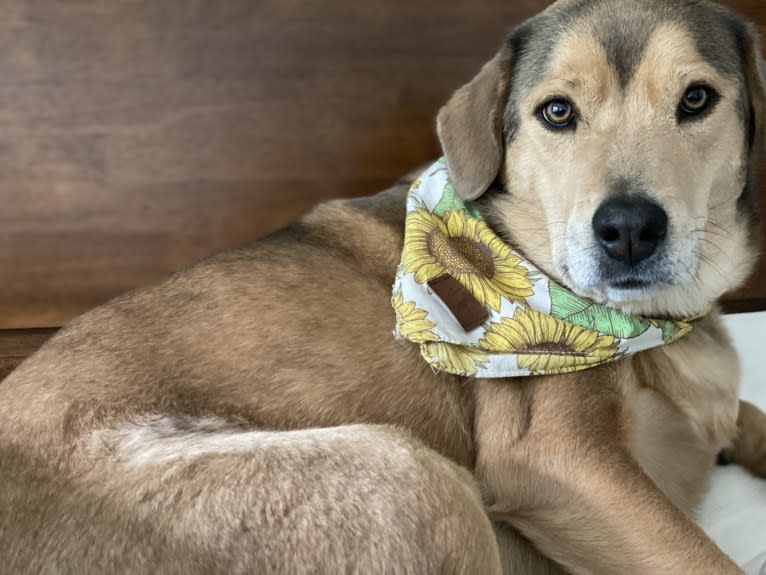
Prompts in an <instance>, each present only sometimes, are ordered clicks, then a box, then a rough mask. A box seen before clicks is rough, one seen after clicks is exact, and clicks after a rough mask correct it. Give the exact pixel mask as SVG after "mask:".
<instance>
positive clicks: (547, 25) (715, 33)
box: [510, 0, 747, 89]
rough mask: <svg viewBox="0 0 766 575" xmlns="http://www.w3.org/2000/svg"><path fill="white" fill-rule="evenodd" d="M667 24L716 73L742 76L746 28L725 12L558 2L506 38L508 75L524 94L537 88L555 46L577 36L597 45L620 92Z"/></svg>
mask: <svg viewBox="0 0 766 575" xmlns="http://www.w3.org/2000/svg"><path fill="white" fill-rule="evenodd" d="M668 24H673V25H675V26H676V27H677V28H678V29H680V30H683V31H684V32H686V33H687V34H688V35H689V37H691V38H692V40H693V41H694V43H695V46H696V49H697V52H698V53H699V54H700V56H701V57H702V58H703V59H704V60H705V61H706V62H707V63H709V64H710V65H711V66H713V67H714V68H715V69H717V70H718V71H719V72H720V73H722V74H723V75H726V76H729V77H733V78H740V77H741V76H742V69H743V62H742V54H743V53H744V46H745V45H746V42H747V39H746V38H747V28H746V24H745V23H744V21H743V20H742V19H741V17H740V16H739V15H737V14H736V13H735V12H734V11H732V10H730V9H728V8H724V7H722V6H720V5H718V4H714V3H712V2H708V1H707V0H678V1H675V2H667V1H662V0H562V1H560V2H557V3H556V4H554V5H553V6H551V7H550V8H549V9H548V10H546V11H545V12H543V13H541V14H540V15H539V16H537V17H536V18H533V19H532V20H529V21H528V22H527V23H526V24H524V25H523V26H522V27H521V28H519V29H518V30H517V32H516V33H515V34H514V35H513V36H512V37H511V40H510V42H511V45H512V49H513V50H514V52H515V53H516V54H517V55H518V57H517V58H516V60H515V66H514V70H513V76H514V82H515V85H516V86H517V87H520V88H522V89H523V88H525V87H526V88H531V87H533V86H534V85H536V84H537V83H539V82H540V81H541V80H542V79H543V78H544V77H545V75H546V73H547V71H548V69H549V65H550V62H551V57H552V55H553V54H554V53H555V52H556V47H557V45H558V44H559V43H560V42H561V41H562V40H563V39H564V38H566V37H567V35H568V34H569V33H570V32H572V31H573V30H579V31H582V32H585V33H587V34H589V35H590V36H592V37H593V39H594V40H595V41H596V42H598V43H599V44H600V45H601V47H602V48H603V50H604V53H605V54H606V57H607V61H608V63H609V65H610V66H611V68H613V69H614V70H615V72H616V74H617V77H618V78H619V81H620V84H621V85H622V86H623V87H625V86H627V85H628V84H629V83H630V81H631V79H632V78H633V76H634V74H635V72H636V70H637V69H638V67H639V65H640V63H641V62H642V60H643V58H644V56H645V54H646V50H647V47H648V46H649V44H650V42H651V40H652V37H653V36H654V34H655V33H656V32H657V31H658V30H659V29H661V28H663V27H665V28H667V25H668ZM576 56H577V55H576V54H574V55H573V57H576Z"/></svg>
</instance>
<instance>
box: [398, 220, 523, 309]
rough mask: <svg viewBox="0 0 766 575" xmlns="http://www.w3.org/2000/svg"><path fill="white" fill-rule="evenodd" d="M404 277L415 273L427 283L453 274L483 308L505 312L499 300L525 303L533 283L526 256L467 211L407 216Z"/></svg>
mask: <svg viewBox="0 0 766 575" xmlns="http://www.w3.org/2000/svg"><path fill="white" fill-rule="evenodd" d="M403 263H404V273H413V272H414V273H415V281H416V282H418V283H420V284H424V283H427V282H429V281H430V280H433V279H436V278H438V277H440V276H443V275H444V274H449V275H450V276H452V277H453V278H455V279H456V280H457V281H459V282H460V283H461V284H463V285H464V286H465V287H466V288H467V289H468V291H470V292H471V294H473V297H475V298H476V300H477V301H478V302H479V303H481V304H482V305H488V306H489V307H491V308H492V309H494V310H495V311H499V309H500V297H501V296H505V297H506V298H508V299H510V300H511V301H516V302H525V301H526V300H525V298H526V297H528V296H531V295H532V282H531V281H530V279H529V277H528V275H527V269H526V268H524V267H523V266H522V265H521V258H519V257H518V256H516V255H514V254H513V253H512V252H511V250H510V248H509V247H508V246H507V245H506V244H505V243H504V242H503V241H502V240H501V239H500V238H498V237H497V236H496V235H495V234H494V233H493V232H492V230H490V228H489V226H487V224H486V223H485V222H484V221H482V220H478V219H475V218H467V217H466V214H465V210H450V211H448V212H447V213H445V214H444V218H443V219H442V218H441V217H439V216H437V215H435V214H432V213H430V212H429V211H428V210H425V209H422V208H420V209H418V210H415V211H414V212H412V213H410V215H409V216H407V234H406V237H405V241H404V257H403Z"/></svg>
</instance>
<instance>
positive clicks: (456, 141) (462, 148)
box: [437, 46, 511, 200]
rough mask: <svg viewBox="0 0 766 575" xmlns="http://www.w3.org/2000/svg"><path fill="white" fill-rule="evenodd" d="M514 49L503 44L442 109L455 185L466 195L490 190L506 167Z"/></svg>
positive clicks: (443, 131) (441, 130)
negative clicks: (505, 134)
mask: <svg viewBox="0 0 766 575" xmlns="http://www.w3.org/2000/svg"><path fill="white" fill-rule="evenodd" d="M510 52H511V50H510V47H508V46H506V47H504V48H503V49H502V50H500V52H499V53H498V54H497V55H496V56H495V57H494V58H492V60H490V61H489V62H488V63H487V64H485V65H484V68H482V70H481V72H479V75H478V76H476V78H474V79H473V80H472V81H471V82H470V83H468V84H466V85H465V86H463V87H462V88H460V89H459V90H458V91H457V92H455V93H454V94H453V96H452V98H451V99H450V101H449V102H447V104H446V105H445V106H444V107H443V108H442V109H441V111H440V112H439V117H438V119H437V131H438V133H439V140H440V141H441V145H442V150H444V155H445V157H446V158H447V167H448V168H449V171H450V174H451V176H452V182H453V185H454V186H455V191H456V192H457V194H458V195H459V196H460V197H461V198H463V199H464V200H475V199H476V198H478V197H479V196H481V195H482V194H483V193H484V192H486V191H487V188H489V186H490V185H491V184H492V182H493V181H494V180H495V177H496V176H497V173H498V171H499V170H500V164H501V162H502V159H503V129H502V121H503V110H504V107H505V103H506V100H507V98H508V76H509V74H510V67H511V53H510Z"/></svg>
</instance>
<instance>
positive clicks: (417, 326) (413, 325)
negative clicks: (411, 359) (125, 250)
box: [392, 292, 439, 343]
mask: <svg viewBox="0 0 766 575" xmlns="http://www.w3.org/2000/svg"><path fill="white" fill-rule="evenodd" d="M392 303H393V305H394V310H396V318H397V324H398V325H399V333H400V334H401V335H402V337H404V338H406V339H408V340H410V341H414V342H415V343H423V342H426V341H439V336H438V335H436V334H435V333H433V332H432V331H431V329H433V327H434V326H435V325H436V324H434V322H432V321H430V320H428V319H426V318H427V317H428V312H427V311H425V310H422V309H419V308H418V307H417V306H416V305H415V302H412V301H408V302H405V301H404V297H403V296H402V292H398V293H396V294H395V295H394V298H393V300H392Z"/></svg>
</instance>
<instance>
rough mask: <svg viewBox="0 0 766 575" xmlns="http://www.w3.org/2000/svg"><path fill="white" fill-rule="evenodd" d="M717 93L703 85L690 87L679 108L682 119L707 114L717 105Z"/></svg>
mask: <svg viewBox="0 0 766 575" xmlns="http://www.w3.org/2000/svg"><path fill="white" fill-rule="evenodd" d="M716 96H717V94H716V92H715V91H714V90H713V89H712V88H708V87H707V86H704V85H702V84H697V85H694V86H690V87H689V88H688V89H687V90H686V92H685V93H684V97H683V98H681V104H680V105H679V108H678V116H679V118H680V119H682V120H683V119H688V118H692V117H695V116H699V115H700V114H702V113H703V112H706V111H707V110H709V109H710V107H711V106H712V105H713V104H714V103H715V99H716Z"/></svg>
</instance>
